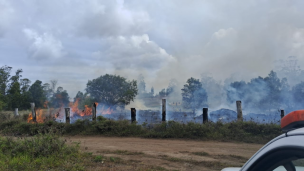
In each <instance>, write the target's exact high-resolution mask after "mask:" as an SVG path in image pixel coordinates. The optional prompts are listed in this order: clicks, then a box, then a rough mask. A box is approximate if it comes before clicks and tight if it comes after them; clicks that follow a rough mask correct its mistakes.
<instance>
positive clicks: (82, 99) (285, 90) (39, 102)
mask: <svg viewBox="0 0 304 171" xmlns="http://www.w3.org/2000/svg"><path fill="white" fill-rule="evenodd" d="M11 71H12V67H10V66H6V65H5V66H2V67H1V68H0V110H13V109H14V108H19V109H20V110H23V109H29V108H30V102H34V103H35V105H36V107H39V108H47V107H54V108H58V107H61V106H64V107H67V106H69V105H70V97H69V94H68V92H67V91H66V90H64V89H63V87H61V86H57V81H56V80H51V81H50V83H42V81H40V80H36V81H35V82H34V83H33V84H31V81H30V80H29V79H28V78H23V76H22V69H18V70H17V71H16V72H15V73H14V74H11ZM145 88H146V84H145V81H144V78H143V76H142V75H140V76H139V78H138V80H131V81H129V80H127V79H126V78H124V77H121V76H119V75H110V74H105V75H102V76H100V77H98V78H96V79H93V80H89V81H88V82H87V84H86V88H85V91H84V92H82V91H78V93H77V94H76V96H75V97H74V100H73V101H74V102H76V101H77V102H78V104H79V108H84V106H85V105H91V104H92V103H93V102H98V103H102V104H103V105H105V106H106V107H111V108H112V109H116V108H122V109H124V107H125V105H128V104H130V102H131V101H134V99H135V98H141V99H145V98H147V97H149V98H167V97H170V96H171V95H172V94H173V93H174V92H175V93H176V92H178V93H181V97H182V107H183V108H184V109H189V110H192V111H193V112H195V111H196V110H198V109H201V108H202V107H208V106H209V104H210V103H213V102H210V100H209V97H210V96H211V97H212V96H214V94H215V93H213V92H221V91H223V92H224V94H225V96H226V101H225V103H227V102H228V103H234V102H235V101H236V100H242V101H243V103H244V107H245V108H246V109H254V110H255V111H258V110H259V111H267V110H268V111H270V110H272V109H278V108H284V109H286V110H287V111H288V110H294V109H301V108H302V107H303V104H304V82H303V81H302V82H300V83H298V84H296V85H293V86H290V85H289V84H288V81H287V78H281V79H280V78H279V77H278V76H277V73H276V72H274V71H271V72H270V73H269V74H268V76H266V77H264V78H263V77H260V76H259V77H257V78H253V79H251V80H250V81H249V82H245V81H235V82H230V83H228V84H226V85H224V86H219V85H218V83H215V82H214V81H212V80H211V81H210V78H207V79H204V78H202V79H201V80H200V79H196V78H192V77H191V78H189V79H187V81H186V84H184V85H183V87H182V88H179V87H178V84H177V81H176V80H174V79H173V80H171V81H170V83H169V86H168V87H167V88H166V89H162V90H161V91H160V92H159V93H158V94H154V88H153V87H152V88H151V91H150V92H146V90H145ZM210 88H211V89H212V88H213V89H214V90H213V92H211V93H210ZM218 94H219V93H218ZM221 96H222V95H221ZM219 98H221V97H220V96H215V97H212V101H213V100H214V99H219ZM208 101H209V103H208Z"/></svg>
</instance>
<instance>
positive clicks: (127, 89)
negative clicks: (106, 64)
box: [86, 74, 137, 107]
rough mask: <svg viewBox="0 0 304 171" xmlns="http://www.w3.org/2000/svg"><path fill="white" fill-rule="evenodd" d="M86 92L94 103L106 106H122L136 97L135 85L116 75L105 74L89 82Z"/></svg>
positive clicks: (134, 82)
mask: <svg viewBox="0 0 304 171" xmlns="http://www.w3.org/2000/svg"><path fill="white" fill-rule="evenodd" d="M86 91H87V93H89V94H90V96H91V97H92V98H93V99H94V100H95V101H96V102H100V103H102V104H105V105H106V106H109V107H111V106H114V107H117V106H124V105H127V104H129V103H130V102H131V101H133V100H134V98H135V96H136V95H137V83H136V81H134V80H133V81H127V80H126V78H123V77H120V76H117V75H109V74H106V75H103V76H100V77H98V78H96V79H93V80H92V81H91V80H89V81H88V83H87V88H86Z"/></svg>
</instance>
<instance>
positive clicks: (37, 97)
mask: <svg viewBox="0 0 304 171" xmlns="http://www.w3.org/2000/svg"><path fill="white" fill-rule="evenodd" d="M29 92H30V93H31V94H30V96H31V98H30V99H31V101H32V102H34V103H35V107H40V108H42V107H43V104H44V102H45V100H46V97H45V94H44V91H43V87H42V82H41V81H40V80H36V81H35V83H34V84H33V85H31V87H30V89H29Z"/></svg>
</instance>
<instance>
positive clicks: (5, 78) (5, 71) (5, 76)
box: [0, 65, 12, 95]
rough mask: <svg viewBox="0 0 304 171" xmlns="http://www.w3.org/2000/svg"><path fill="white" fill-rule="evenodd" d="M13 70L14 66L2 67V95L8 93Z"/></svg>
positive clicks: (0, 86)
mask: <svg viewBox="0 0 304 171" xmlns="http://www.w3.org/2000/svg"><path fill="white" fill-rule="evenodd" d="M11 70H12V67H10V66H6V65H5V66H2V67H1V68H0V93H1V94H2V95H5V94H6V91H7V87H8V83H9V81H10V76H11V75H10V73H11Z"/></svg>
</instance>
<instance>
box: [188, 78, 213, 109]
mask: <svg viewBox="0 0 304 171" xmlns="http://www.w3.org/2000/svg"><path fill="white" fill-rule="evenodd" d="M182 96H183V106H184V108H186V109H191V110H192V111H193V112H195V110H196V109H198V108H202V107H203V106H207V101H208V96H207V92H206V90H205V89H204V88H203V87H202V83H201V82H200V81H199V79H195V78H192V77H191V78H189V79H188V80H187V83H186V84H185V85H184V88H183V89H182Z"/></svg>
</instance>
